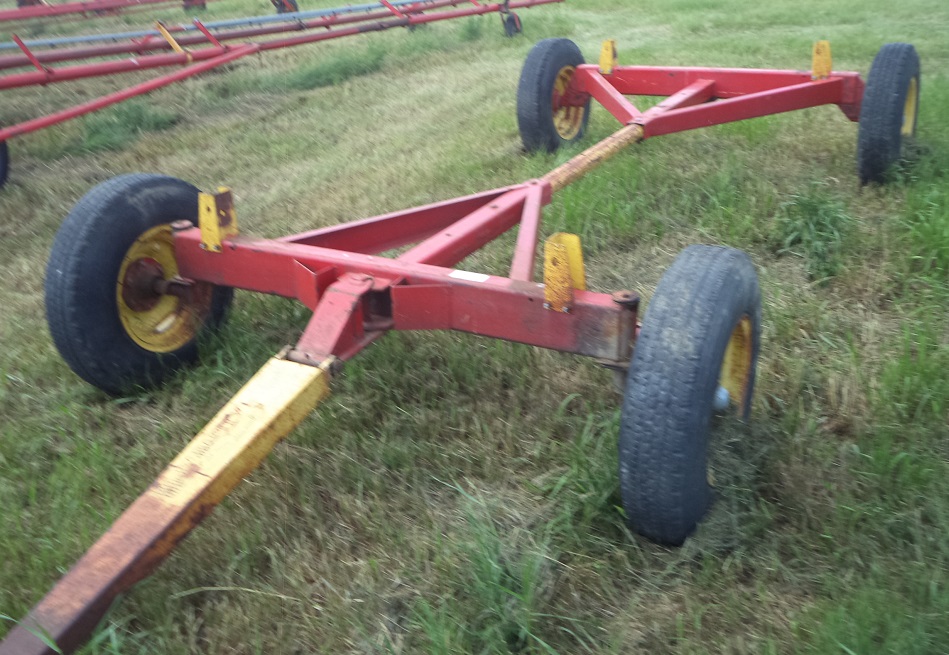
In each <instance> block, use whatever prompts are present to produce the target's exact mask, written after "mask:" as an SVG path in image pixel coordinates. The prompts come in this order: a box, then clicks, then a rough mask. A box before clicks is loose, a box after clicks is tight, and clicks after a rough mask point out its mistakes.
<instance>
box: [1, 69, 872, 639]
mask: <svg viewBox="0 0 949 655" xmlns="http://www.w3.org/2000/svg"><path fill="white" fill-rule="evenodd" d="M627 95H667V96H668V98H667V99H666V100H665V101H664V102H662V103H660V104H659V105H657V106H655V107H653V108H652V109H650V110H648V111H645V112H640V111H639V110H638V109H637V108H636V107H635V106H634V105H633V104H632V103H631V102H630V100H628V99H627V97H626V96H627ZM862 96H863V82H862V81H861V79H860V77H859V76H858V75H857V74H856V73H832V74H830V75H829V76H828V77H826V78H824V79H811V75H810V74H809V73H806V72H800V71H771V70H735V69H711V68H655V67H649V68H646V67H622V68H616V69H615V70H614V71H613V72H612V73H610V74H602V73H601V72H600V71H599V69H598V68H597V67H596V66H580V67H578V68H577V69H576V72H575V74H574V76H573V78H572V81H571V84H570V88H569V89H568V90H567V93H565V94H563V95H562V96H560V97H559V98H555V99H554V102H555V106H554V109H560V108H563V107H564V106H572V105H583V104H585V103H586V102H587V101H588V100H589V99H590V98H591V97H592V98H595V99H596V100H597V101H599V102H600V103H601V104H603V105H604V106H605V107H606V108H607V109H608V110H609V111H610V113H611V114H612V115H613V116H614V117H616V118H617V119H618V120H619V121H620V122H621V123H623V124H624V127H622V128H621V129H620V130H619V131H617V132H616V133H615V134H613V135H612V136H610V137H608V138H607V139H605V140H603V141H601V142H600V143H598V144H596V145H594V146H592V147H591V148H589V149H587V150H586V151H584V152H583V153H581V154H579V155H577V156H576V157H574V158H573V159H571V160H570V161H568V162H567V163H565V164H563V165H562V166H560V167H558V168H557V169H555V170H553V171H551V172H550V173H548V174H547V175H545V176H543V177H542V178H540V179H536V180H530V181H527V182H525V183H522V184H516V185H513V186H509V187H504V188H500V189H494V190H491V191H486V192H482V193H478V194H474V195H469V196H464V197H460V198H455V199H452V200H448V201H445V202H440V203H435V204H431V205H426V206H424V207H418V208H413V209H407V210H404V211H398V212H394V213H390V214H385V215H381V216H376V217H373V218H367V219H363V220H359V221H355V222H351V223H347V224H342V225H336V226H332V227H326V228H321V229H317V230H312V231H309V232H304V233H302V234H296V235H292V236H288V237H284V238H280V239H258V238H253V237H249V236H241V235H235V236H231V237H227V238H225V239H224V240H223V241H222V243H221V245H220V248H217V247H214V245H213V244H212V246H211V247H208V244H206V243H202V233H201V229H200V227H196V226H194V225H193V224H192V223H191V222H190V221H179V222H177V223H175V224H173V225H172V228H173V230H174V232H173V238H174V248H175V257H176V260H177V264H178V269H179V270H178V272H179V275H180V276H181V277H182V278H184V279H185V280H193V281H204V282H211V283H214V284H220V285H227V286H231V287H236V288H240V289H247V290H253V291H260V292H263V293H270V294H276V295H280V296H285V297H288V298H295V299H297V300H299V301H300V302H302V303H303V304H305V305H306V306H307V307H308V308H310V309H312V310H313V317H312V319H311V320H310V322H309V323H308V325H307V327H306V329H305V330H304V332H303V335H302V336H301V338H300V339H299V341H298V342H297V344H296V346H295V348H293V349H292V350H290V351H289V352H288V353H287V355H286V358H287V359H290V360H292V361H295V362H299V363H307V364H315V365H326V363H327V362H332V361H335V360H336V359H339V360H346V359H348V358H351V357H352V356H354V355H355V354H356V353H358V352H359V351H360V350H362V349H363V348H364V347H366V346H367V345H368V344H370V343H371V342H372V341H374V340H375V339H376V338H378V337H379V336H381V335H383V334H385V333H386V332H387V331H388V330H433V329H451V330H458V331H461V332H468V333H472V334H478V335H483V336H489V337H496V338H500V339H506V340H509V341H516V342H521V343H527V344H532V345H535V346H541V347H544V348H551V349H555V350H560V351H564V352H570V353H576V354H580V355H586V356H590V357H594V358H597V359H598V360H600V361H601V362H602V363H604V364H605V365H608V366H613V367H619V368H622V367H624V366H625V365H626V362H628V361H629V358H630V355H631V351H632V347H633V343H634V340H635V338H636V334H637V314H638V297H637V296H636V294H634V293H631V292H628V291H623V292H617V293H614V294H606V293H596V292H590V291H584V290H579V289H578V290H573V291H572V294H571V295H572V299H571V300H570V302H569V303H568V304H567V305H566V306H564V307H562V308H560V309H557V308H555V307H553V306H551V305H550V304H548V302H547V297H546V295H545V291H546V288H545V285H544V284H540V283H537V282H534V281H533V280H534V262H535V259H536V249H537V243H538V235H539V231H540V230H539V226H540V220H541V209H542V207H543V206H544V205H547V204H549V203H550V201H551V197H552V194H553V193H554V192H555V191H557V190H558V189H561V188H563V187H564V186H566V185H567V184H569V183H570V182H572V181H573V180H576V179H577V178H579V177H580V176H582V175H583V174H584V173H585V172H587V171H588V170H590V169H591V168H592V167H594V166H596V165H597V164H598V163H599V162H601V161H603V160H605V159H606V158H607V157H609V156H611V155H612V154H615V153H616V152H619V150H621V149H622V148H623V147H625V146H627V145H629V144H632V143H635V142H638V141H641V140H643V139H645V138H647V137H650V136H656V135H659V134H667V133H670V132H677V131H682V130H688V129H693V128H696V127H700V126H704V125H715V124H719V123H725V122H729V121H737V120H741V119H744V118H750V117H755V116H764V115H768V114H774V113H780V112H785V111H791V110H794V109H803V108H806V107H814V106H817V105H824V104H836V105H838V106H839V107H840V108H841V109H842V110H843V111H844V113H845V114H846V115H847V116H848V117H849V118H851V119H852V120H856V117H857V115H858V113H859V108H860V103H861V100H862ZM514 226H519V231H518V236H517V242H516V245H515V248H514V256H513V260H512V263H511V268H510V273H509V276H508V277H503V276H494V275H484V274H479V273H474V272H470V271H465V270H458V269H456V268H454V267H455V266H456V265H457V264H458V263H459V262H461V261H462V260H464V258H465V257H467V256H468V255H469V254H471V253H473V252H474V251H476V250H478V249H479V248H481V247H482V246H484V245H485V244H487V243H489V242H490V241H492V240H493V239H495V238H497V237H498V236H499V235H501V234H503V233H504V232H506V231H507V230H509V229H511V228H512V227H514ZM404 248H407V249H405V250H402V252H401V253H400V254H398V255H396V256H394V257H387V256H381V255H382V254H384V253H387V252H389V251H392V250H395V249H404ZM235 484H236V482H235ZM225 493H226V492H225ZM144 498H146V496H144V495H143V496H142V498H140V499H139V500H140V501H142V499H144ZM138 502H139V501H137V503H138ZM135 507H136V505H133V506H132V507H131V508H130V509H129V510H127V511H126V513H125V514H123V515H122V516H121V517H120V518H119V519H118V520H117V521H116V523H115V524H114V525H113V526H112V528H110V530H109V531H108V532H107V533H106V534H105V535H104V536H103V537H102V538H100V540H99V541H98V542H97V543H96V544H95V545H94V546H93V547H92V549H90V551H89V553H87V555H86V556H85V557H84V558H83V559H82V560H80V561H79V562H78V563H77V564H76V566H74V567H73V568H72V569H71V570H70V572H69V573H68V574H67V575H66V576H65V577H64V578H63V579H62V580H61V581H60V583H59V584H58V585H57V586H56V587H54V588H53V590H52V591H50V593H49V594H47V596H46V597H45V598H44V599H43V600H42V601H40V603H39V604H38V605H37V606H36V607H35V608H34V609H33V610H32V611H31V612H30V614H29V616H28V617H27V618H26V619H24V621H23V622H22V623H21V624H20V625H19V626H17V627H16V628H14V629H13V630H12V631H11V632H10V635H8V637H7V638H6V640H4V641H3V642H2V643H0V655H24V654H29V655H32V654H34V653H44V654H45V653H50V652H51V651H50V650H49V649H48V648H47V647H46V646H45V645H44V644H42V643H40V641H39V640H38V639H36V637H35V636H34V635H33V634H31V633H30V626H35V625H41V626H43V627H44V629H45V630H47V631H48V633H49V634H50V635H51V636H53V637H56V638H57V639H59V638H62V640H63V641H61V642H60V643H61V644H62V643H65V644H67V646H66V648H67V650H69V649H71V648H74V647H75V646H76V645H77V644H78V643H81V641H82V639H83V638H84V635H86V634H88V632H89V630H91V627H92V626H93V625H94V624H95V621H96V620H98V617H100V616H101V615H102V613H103V612H104V611H105V610H106V608H107V607H108V606H109V604H110V603H111V601H112V600H114V598H115V597H116V596H117V595H118V594H120V593H122V592H123V591H125V590H126V589H128V588H130V587H131V586H132V585H134V584H135V583H136V582H137V581H138V580H140V579H142V578H143V577H145V576H146V575H148V574H149V573H150V572H151V571H152V570H153V569H154V568H155V567H156V566H157V565H158V563H159V562H160V561H161V560H162V559H163V558H164V557H166V556H167V555H168V554H169V551H170V549H171V548H172V547H173V545H174V543H176V542H177V541H179V540H180V539H182V538H183V537H184V536H185V535H186V534H187V533H188V532H189V531H190V530H191V529H192V528H193V527H195V526H196V525H197V523H198V522H199V521H200V520H201V518H203V516H204V515H206V514H207V513H208V512H209V511H210V508H204V509H202V511H201V512H200V513H199V515H197V516H196V517H193V518H191V519H189V521H191V523H188V524H187V525H175V526H174V528H173V530H172V532H173V534H174V539H173V541H172V543H171V544H170V545H169V537H168V534H171V533H169V532H167V531H168V530H169V528H168V526H167V525H164V524H162V525H150V524H149V523H148V521H147V520H144V519H143V517H142V516H141V515H140V512H139V514H136V510H135ZM132 537H134V539H132ZM132 544H134V545H132ZM130 548H133V549H141V550H136V551H135V552H134V553H132V552H129V549H130ZM103 553H104V554H106V555H108V557H106V558H105V560H103V557H105V556H104V555H103ZM119 554H120V555H121V560H122V564H121V566H118V565H113V566H109V567H104V566H103V565H102V561H106V560H107V561H108V562H110V563H112V562H114V561H116V560H115V559H114V558H116V557H118V555H119ZM63 608H68V611H65V612H64V611H63Z"/></svg>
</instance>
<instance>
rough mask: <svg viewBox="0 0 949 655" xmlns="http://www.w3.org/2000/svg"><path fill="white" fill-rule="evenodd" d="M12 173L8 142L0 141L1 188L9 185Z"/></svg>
mask: <svg viewBox="0 0 949 655" xmlns="http://www.w3.org/2000/svg"><path fill="white" fill-rule="evenodd" d="M9 173H10V149H9V148H7V142H6V141H0V188H3V185H4V184H6V183H7V175H9Z"/></svg>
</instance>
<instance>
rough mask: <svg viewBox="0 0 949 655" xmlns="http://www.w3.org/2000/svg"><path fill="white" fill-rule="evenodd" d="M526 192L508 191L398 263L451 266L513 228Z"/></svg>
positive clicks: (412, 250)
mask: <svg viewBox="0 0 949 655" xmlns="http://www.w3.org/2000/svg"><path fill="white" fill-rule="evenodd" d="M526 197H527V190H526V189H525V188H524V187H519V188H516V189H513V190H511V191H508V192H507V193H505V194H504V195H503V196H501V197H499V198H497V199H496V200H494V201H493V202H491V203H490V204H488V205H486V206H484V207H481V208H479V209H476V210H475V211H473V212H471V213H470V214H468V215H467V216H465V217H464V218H462V219H461V220H459V221H456V222H455V223H453V224H452V225H450V226H448V227H446V228H445V229H444V230H442V231H440V232H438V233H437V234H433V235H432V236H430V237H429V238H428V239H426V240H425V241H423V242H422V243H420V244H418V245H417V246H415V247H414V248H412V249H410V250H407V251H406V252H404V253H403V254H401V255H400V256H399V261H403V262H413V263H419V264H432V265H434V266H453V265H454V264H457V263H458V262H460V261H461V260H462V259H464V258H465V257H467V256H468V255H470V254H471V253H473V252H474V251H476V250H479V249H480V248H483V247H484V245H485V244H487V243H490V242H492V241H494V240H495V239H496V238H497V237H498V236H500V235H501V234H504V233H505V232H507V231H508V230H509V229H511V228H512V227H514V226H515V225H516V224H517V219H518V218H519V217H520V215H521V208H522V207H523V205H524V199H525V198H526Z"/></svg>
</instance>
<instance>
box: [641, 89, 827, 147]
mask: <svg viewBox="0 0 949 655" xmlns="http://www.w3.org/2000/svg"><path fill="white" fill-rule="evenodd" d="M842 90H843V80H841V79H839V78H838V79H826V80H818V81H814V82H810V81H808V82H805V83H804V84H796V85H794V86H789V87H786V88H783V89H771V90H768V91H760V92H758V93H749V94H747V95H743V96H737V97H733V98H727V99H725V100H719V101H717V102H709V103H705V104H702V105H695V106H693V107H682V108H680V109H671V110H669V111H664V112H662V113H659V114H655V115H653V116H650V117H649V118H647V119H645V120H643V121H642V126H643V129H644V130H645V133H646V134H645V136H646V137H647V138H648V137H653V136H659V135H661V134H671V133H673V132H684V131H685V130H694V129H696V128H699V127H709V126H711V125H721V124H722V123H731V122H734V121H740V120H745V119H748V118H757V117H760V116H770V115H772V114H780V113H784V112H788V111H794V110H796V109H806V108H808V107H817V106H820V105H830V104H836V103H838V102H839V101H840V98H841V95H842V93H841V92H842Z"/></svg>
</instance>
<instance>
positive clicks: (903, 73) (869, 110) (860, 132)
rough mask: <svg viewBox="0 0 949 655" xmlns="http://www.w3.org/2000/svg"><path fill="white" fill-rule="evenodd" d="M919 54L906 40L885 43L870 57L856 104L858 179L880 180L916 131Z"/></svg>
mask: <svg viewBox="0 0 949 655" xmlns="http://www.w3.org/2000/svg"><path fill="white" fill-rule="evenodd" d="M918 114H919V55H917V54H916V48H914V47H913V46H912V45H910V44H909V43H887V44H886V45H884V46H883V47H882V48H880V52H878V53H877V56H876V57H875V58H874V60H873V64H872V65H871V66H870V74H869V75H868V76H867V86H866V89H865V90H864V92H863V102H862V103H861V105H860V121H859V127H858V129H857V173H858V174H859V175H860V182H861V183H863V184H866V183H868V182H884V181H885V179H886V174H887V172H888V171H889V169H890V168H891V167H892V166H893V165H894V164H896V163H897V162H898V161H899V160H900V157H901V155H902V153H903V146H904V142H905V140H906V139H907V138H911V137H913V136H914V135H915V134H916V117H917V115H918Z"/></svg>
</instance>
